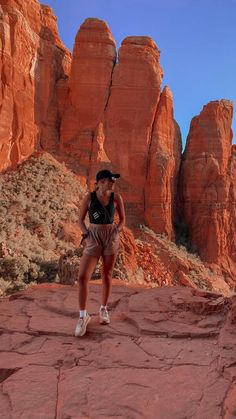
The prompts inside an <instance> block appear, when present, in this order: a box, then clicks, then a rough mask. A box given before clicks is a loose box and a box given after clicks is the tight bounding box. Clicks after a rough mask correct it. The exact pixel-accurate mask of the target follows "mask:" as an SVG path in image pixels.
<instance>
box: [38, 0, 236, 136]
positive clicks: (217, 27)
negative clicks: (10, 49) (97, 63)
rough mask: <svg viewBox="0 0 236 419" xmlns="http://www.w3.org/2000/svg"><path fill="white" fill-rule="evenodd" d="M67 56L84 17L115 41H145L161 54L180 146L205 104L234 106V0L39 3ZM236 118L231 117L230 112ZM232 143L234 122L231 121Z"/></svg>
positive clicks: (64, 0)
mask: <svg viewBox="0 0 236 419" xmlns="http://www.w3.org/2000/svg"><path fill="white" fill-rule="evenodd" d="M41 3H44V4H48V5H49V6H51V7H52V8H53V10H54V12H55V14H56V16H57V18H58V28H59V34H60V37H61V39H62V41H63V42H64V44H65V45H66V46H67V47H68V48H69V49H70V50H71V51H72V49H73V44H74V38H75V35H76V32H77V30H78V29H79V27H80V25H81V24H82V22H83V21H84V19H86V18H87V17H97V18H99V19H103V20H105V21H106V22H107V24H108V26H109V27H110V30H111V32H112V34H113V36H114V38H115V40H116V44H117V48H118V47H119V46H120V44H121V41H122V40H123V39H124V38H125V37H126V36H130V35H139V36H143V35H149V36H151V37H152V38H153V39H154V41H155V42H156V44H157V46H158V48H159V49H160V50H161V66H162V68H163V70H164V79H163V87H164V85H166V84H167V85H168V86H169V87H170V88H171V90H172V92H173V95H174V114H175V119H176V120H177V122H178V124H179V125H180V128H181V133H182V137H183V142H185V139H186V136H187V134H188V130H189V124H190V121H191V119H192V118H193V116H195V115H197V114H198V113H199V112H200V111H201V109H202V107H203V105H205V104H206V103H208V102H209V101H211V100H218V99H230V100H233V102H234V105H235V106H236V0H45V1H41ZM235 113H236V112H235ZM233 131H234V140H233V142H234V143H236V116H234V120H233Z"/></svg>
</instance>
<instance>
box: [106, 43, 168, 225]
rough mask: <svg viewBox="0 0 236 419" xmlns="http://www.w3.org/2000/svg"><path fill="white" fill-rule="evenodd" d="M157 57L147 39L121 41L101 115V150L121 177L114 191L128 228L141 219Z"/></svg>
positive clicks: (157, 77)
mask: <svg viewBox="0 0 236 419" xmlns="http://www.w3.org/2000/svg"><path fill="white" fill-rule="evenodd" d="M159 55H160V53H159V50H158V48H157V46H156V44H155V43H154V41H153V40H152V39H151V38H149V37H137V36H134V37H127V38H125V39H124V41H123V42H122V45H121V48H120V49H119V54H118V58H119V60H118V64H116V66H115V69H114V73H113V77H112V86H111V93H110V98H109V102H108V106H107V109H106V113H105V117H104V134H105V141H104V150H105V153H106V156H107V157H108V159H109V160H110V161H111V162H112V167H113V168H114V170H116V171H118V172H120V173H121V175H122V177H121V180H120V181H119V187H120V190H121V192H122V194H123V196H124V199H125V202H126V207H127V210H128V215H129V222H130V225H134V226H137V224H138V223H140V222H142V221H143V220H144V188H145V182H146V176H147V170H148V167H147V164H148V163H147V162H148V150H149V147H150V141H151V134H152V125H153V121H154V117H155V114H156V109H157V103H158V100H159V97H160V91H161V80H162V69H161V66H160V63H159Z"/></svg>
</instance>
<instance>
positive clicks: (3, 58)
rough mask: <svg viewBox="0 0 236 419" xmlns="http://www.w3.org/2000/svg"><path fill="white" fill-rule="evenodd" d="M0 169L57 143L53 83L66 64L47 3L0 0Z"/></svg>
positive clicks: (55, 25)
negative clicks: (41, 148)
mask: <svg viewBox="0 0 236 419" xmlns="http://www.w3.org/2000/svg"><path fill="white" fill-rule="evenodd" d="M0 51H1V55H0V74H1V89H0V119H1V124H0V150H1V154H0V170H5V169H7V168H8V167H15V166H16V165H17V164H18V163H19V162H21V161H22V160H24V159H25V158H27V157H28V156H29V155H30V154H31V153H32V152H33V151H34V150H35V148H36V147H39V145H41V146H44V147H45V146H47V147H49V148H50V146H51V145H52V144H54V143H58V127H57V124H58V120H57V98H56V94H55V86H56V83H57V80H58V79H59V78H60V77H65V76H66V74H67V73H68V70H69V67H70V53H69V52H68V51H67V49H66V48H65V47H64V45H63V44H62V42H61V41H60V39H59V37H58V33H57V24H56V17H55V16H54V14H53V12H52V9H50V8H49V7H47V6H44V5H40V4H39V2H38V1H37V0H27V1H20V0H0Z"/></svg>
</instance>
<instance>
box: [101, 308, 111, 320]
mask: <svg viewBox="0 0 236 419" xmlns="http://www.w3.org/2000/svg"><path fill="white" fill-rule="evenodd" d="M99 322H100V324H109V323H110V318H109V314H108V311H107V309H106V308H105V307H104V308H100V310H99Z"/></svg>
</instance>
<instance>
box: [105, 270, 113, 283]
mask: <svg viewBox="0 0 236 419" xmlns="http://www.w3.org/2000/svg"><path fill="white" fill-rule="evenodd" d="M103 280H104V281H105V282H111V281H112V272H104V271H103Z"/></svg>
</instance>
